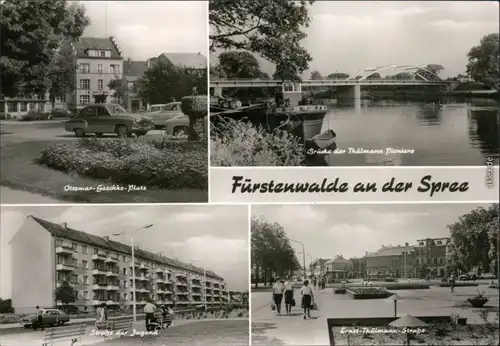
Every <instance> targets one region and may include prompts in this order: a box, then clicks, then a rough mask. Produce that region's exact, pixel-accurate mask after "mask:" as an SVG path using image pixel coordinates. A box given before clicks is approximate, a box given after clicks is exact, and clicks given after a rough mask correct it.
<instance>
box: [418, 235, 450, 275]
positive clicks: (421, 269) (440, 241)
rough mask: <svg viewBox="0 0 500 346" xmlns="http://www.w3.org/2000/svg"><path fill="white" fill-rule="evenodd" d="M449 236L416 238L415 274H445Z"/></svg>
mask: <svg viewBox="0 0 500 346" xmlns="http://www.w3.org/2000/svg"><path fill="white" fill-rule="evenodd" d="M450 245H451V238H448V237H444V238H426V239H420V240H417V244H416V245H415V250H416V253H415V256H416V258H415V265H416V270H417V273H416V275H417V276H420V277H424V276H427V275H430V276H432V277H445V276H447V270H446V267H447V266H446V263H447V261H446V259H447V250H448V256H449V252H450V250H451V249H450Z"/></svg>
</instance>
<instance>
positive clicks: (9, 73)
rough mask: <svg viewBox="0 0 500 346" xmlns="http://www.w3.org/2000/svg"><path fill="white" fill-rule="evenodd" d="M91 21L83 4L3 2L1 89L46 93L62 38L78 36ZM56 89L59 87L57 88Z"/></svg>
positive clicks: (8, 92) (55, 0)
mask: <svg viewBox="0 0 500 346" xmlns="http://www.w3.org/2000/svg"><path fill="white" fill-rule="evenodd" d="M89 23H90V20H89V18H88V17H87V16H86V15H85V8H84V7H83V6H82V5H79V4H76V3H75V4H72V5H70V6H67V1H66V0H53V1H25V0H11V1H5V2H3V4H2V20H1V22H0V32H1V33H2V34H1V35H0V51H1V52H2V56H1V57H0V71H1V72H0V77H1V79H2V93H3V94H4V95H5V96H8V97H15V96H16V95H19V94H21V93H23V94H26V95H38V96H45V92H46V91H47V90H48V89H49V86H50V79H49V75H50V73H51V72H52V66H53V64H54V57H55V55H56V53H57V49H58V48H59V47H60V44H61V42H62V41H63V39H64V38H67V39H69V40H76V39H78V38H79V37H80V36H81V35H82V34H83V31H84V29H85V27H86V26H87V25H88V24H89ZM57 92H59V91H57Z"/></svg>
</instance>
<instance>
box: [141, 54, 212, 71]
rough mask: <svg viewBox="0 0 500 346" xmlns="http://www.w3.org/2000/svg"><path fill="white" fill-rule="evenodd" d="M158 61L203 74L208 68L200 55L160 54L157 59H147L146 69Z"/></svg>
mask: <svg viewBox="0 0 500 346" xmlns="http://www.w3.org/2000/svg"><path fill="white" fill-rule="evenodd" d="M158 61H161V62H163V63H165V64H167V65H172V66H176V67H183V68H188V69H190V70H192V71H194V72H196V71H199V72H200V73H202V72H205V71H206V70H207V66H208V65H207V58H206V57H205V56H203V54H201V53H161V54H160V55H158V57H155V58H150V59H148V61H147V67H148V68H151V67H153V66H154V65H155V64H156V63H157V62H158Z"/></svg>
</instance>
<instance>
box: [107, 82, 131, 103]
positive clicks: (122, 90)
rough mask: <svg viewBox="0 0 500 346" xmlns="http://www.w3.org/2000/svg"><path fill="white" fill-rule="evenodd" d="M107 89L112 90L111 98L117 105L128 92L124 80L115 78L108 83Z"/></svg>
mask: <svg viewBox="0 0 500 346" xmlns="http://www.w3.org/2000/svg"><path fill="white" fill-rule="evenodd" d="M108 88H109V89H110V90H113V97H114V98H116V99H117V100H118V103H119V104H121V103H122V101H123V98H124V97H125V94H126V93H127V91H128V85H127V81H126V80H125V78H120V77H119V76H115V78H114V79H112V80H110V81H109V84H108Z"/></svg>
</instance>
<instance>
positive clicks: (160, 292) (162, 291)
mask: <svg viewBox="0 0 500 346" xmlns="http://www.w3.org/2000/svg"><path fill="white" fill-rule="evenodd" d="M156 293H158V294H167V293H169V291H167V290H162V289H159V290H156Z"/></svg>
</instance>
